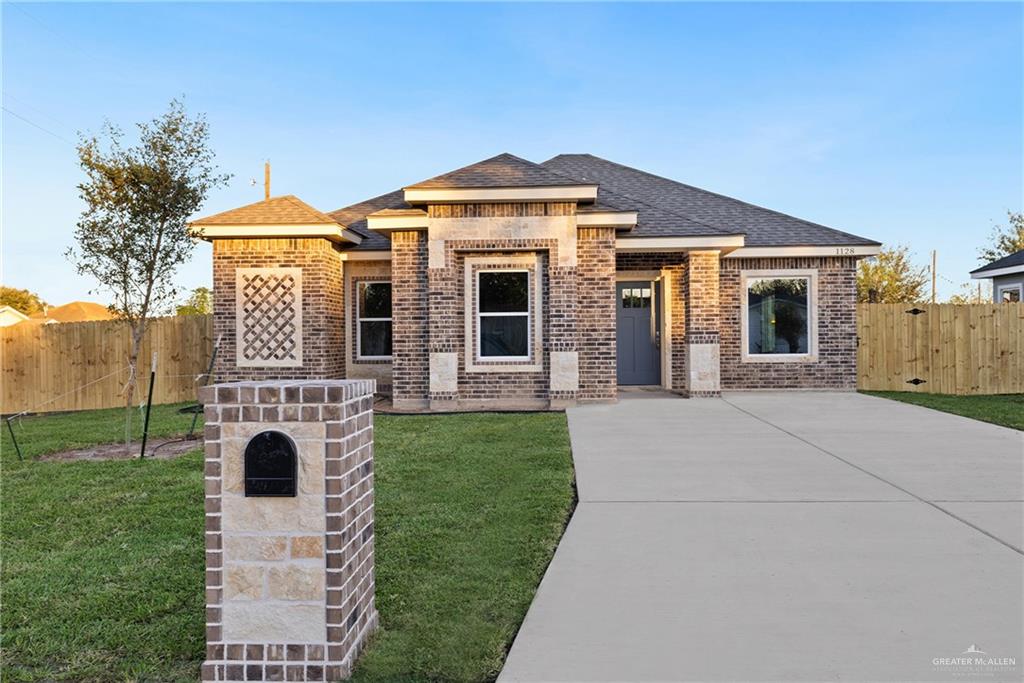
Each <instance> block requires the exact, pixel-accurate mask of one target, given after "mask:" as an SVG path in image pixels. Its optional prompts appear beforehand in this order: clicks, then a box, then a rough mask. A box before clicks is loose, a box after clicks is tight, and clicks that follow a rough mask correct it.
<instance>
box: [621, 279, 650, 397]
mask: <svg viewBox="0 0 1024 683" xmlns="http://www.w3.org/2000/svg"><path fill="white" fill-rule="evenodd" d="M655 286H656V283H653V282H620V283H618V286H617V287H616V294H617V296H616V297H615V299H616V304H615V307H616V315H615V317H616V330H617V335H616V340H617V344H618V380H619V384H661V354H660V353H659V352H658V345H657V323H658V315H657V310H656V309H657V297H655Z"/></svg>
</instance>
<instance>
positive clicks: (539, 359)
mask: <svg viewBox="0 0 1024 683" xmlns="http://www.w3.org/2000/svg"><path fill="white" fill-rule="evenodd" d="M574 210H575V206H574V205H572V204H543V203H540V204H502V205H473V204H469V205H456V206H451V205H439V206H431V207H429V212H428V213H429V215H430V216H431V217H433V218H435V219H443V220H447V221H449V223H447V224H446V226H447V228H446V229H448V230H449V232H448V233H445V234H443V238H438V237H437V236H434V237H431V235H430V234H428V231H427V230H406V231H398V232H394V233H392V234H391V243H392V249H391V256H392V258H391V261H390V263H388V262H386V261H380V262H352V263H345V264H344V268H345V271H344V272H345V276H344V279H343V278H342V263H341V261H340V258H339V256H338V253H337V250H336V248H335V247H334V246H333V245H332V244H331V243H330V242H328V241H326V240H323V239H234V240H227V239H220V240H215V241H214V282H215V292H214V306H215V316H214V317H215V332H216V334H217V335H218V336H221V337H222V342H221V347H220V351H219V354H218V363H217V368H216V372H217V375H216V376H217V378H218V379H223V380H237V379H282V378H295V379H302V378H320V377H343V376H347V377H352V378H359V377H365V378H372V379H376V380H377V381H378V382H380V383H381V384H382V385H383V387H382V388H384V389H385V391H386V390H387V389H388V386H387V385H389V384H390V385H391V388H392V394H393V398H394V401H395V406H396V407H397V408H401V409H408V410H425V409H435V410H444V409H467V408H470V409H471V408H488V407H492V406H493V407H511V408H515V407H519V408H543V407H561V406H562V405H568V404H571V403H573V402H576V401H580V402H590V401H611V400H615V397H616V393H617V387H616V367H615V358H616V350H615V338H616V333H615V315H616V314H615V310H616V302H615V281H616V277H617V276H620V277H622V278H626V277H630V275H629V272H631V271H632V272H637V273H644V274H645V276H646V274H648V273H651V274H656V275H655V276H654V279H657V280H659V282H660V286H659V290H658V291H659V293H660V296H661V299H662V301H661V316H662V318H661V319H662V329H661V342H662V346H661V349H662V351H661V353H662V367H663V385H664V386H665V387H666V388H668V389H670V390H672V391H675V392H677V393H680V394H683V395H691V396H714V395H717V394H718V391H719V389H795V388H835V389H852V388H853V387H854V386H855V383H856V329H855V320H854V315H855V311H854V301H855V272H856V259H855V258H853V257H827V258H824V257H822V258H818V257H815V258H786V259H765V258H757V259H737V258H729V257H725V258H722V257H720V255H719V254H718V253H717V252H714V251H706V252H691V253H689V254H687V253H682V252H676V253H620V254H616V253H615V231H614V230H613V229H612V228H575V226H574V225H573V230H572V231H571V232H572V235H571V237H570V236H569V235H568V233H567V232H566V229H565V225H568V224H567V223H565V220H564V219H566V218H568V219H572V216H573V213H574ZM517 219H522V220H521V221H517ZM452 221H469V223H467V224H466V225H465V226H463V224H462V223H461V222H457V223H453V222H452ZM503 221H504V222H503ZM530 221H533V222H532V223H530ZM520 223H522V224H526V225H527V227H526V228H520ZM531 226H532V227H531ZM545 226H550V227H545ZM474 231H476V232H474ZM488 231H491V233H493V234H491V233H488ZM473 234H481V235H483V237H482V238H479V239H477V238H473V239H470V238H469V237H470V235H473ZM523 257H528V258H532V259H534V260H533V262H532V263H533V265H527V266H524V267H525V268H526V269H527V270H529V271H530V272H531V283H533V282H534V280H533V278H532V274H533V273H535V272H536V273H537V274H538V276H539V277H538V280H537V281H536V285H535V286H536V287H538V288H539V289H540V291H541V293H542V296H541V302H540V310H539V312H538V313H537V317H536V321H535V322H536V326H537V327H539V330H540V338H539V343H538V344H536V345H535V348H534V352H535V354H536V357H535V358H531V359H529V360H528V361H523V362H521V363H520V362H519V361H513V362H507V361H506V362H502V363H491V362H488V361H486V359H478V358H475V351H474V346H473V345H474V340H475V337H476V329H475V324H476V323H475V319H476V317H475V314H473V313H472V311H474V310H475V301H474V300H473V295H474V294H473V292H474V289H473V287H472V286H471V287H470V289H469V290H467V285H466V283H467V273H468V274H469V277H470V278H471V279H470V282H472V281H473V280H472V273H474V272H475V271H476V270H478V269H479V268H480V267H487V268H494V267H499V268H500V267H504V266H501V265H500V263H501V262H502V260H508V261H509V262H510V263H512V262H516V261H515V260H516V259H522V258H523ZM481 260H482V262H483V264H484V265H483V266H481V265H475V264H477V262H478V261H481ZM516 263H520V265H521V262H516ZM495 264H499V265H495ZM513 265H514V266H515V263H513ZM254 267H299V268H301V269H302V275H303V303H302V312H303V337H302V341H303V365H302V366H301V367H268V368H261V367H257V368H240V367H237V366H236V365H235V278H234V272H235V269H236V268H254ZM467 267H468V269H467ZM510 267H511V266H510ZM515 267H519V266H515ZM768 269H784V270H793V269H798V270H808V269H810V270H813V271H815V272H816V273H817V308H816V310H817V318H816V321H815V322H816V330H817V333H818V334H817V338H818V354H817V356H816V357H815V358H813V359H808V360H792V361H785V362H779V361H777V360H776V361H762V360H756V359H744V358H743V357H742V353H741V343H742V342H741V339H740V336H741V330H740V320H741V309H740V299H741V293H740V272H741V271H742V270H768ZM367 279H371V280H372V279H390V280H391V282H392V316H393V360H392V361H387V360H378V361H360V360H359V359H358V358H357V354H356V349H355V338H356V335H355V331H354V327H355V320H356V318H355V305H356V304H355V301H356V289H355V288H356V286H357V285H358V283H359V282H360V281H363V280H367ZM531 286H534V285H533V284H531ZM467 354H473V355H472V356H468V355H467ZM492 366H498V367H492Z"/></svg>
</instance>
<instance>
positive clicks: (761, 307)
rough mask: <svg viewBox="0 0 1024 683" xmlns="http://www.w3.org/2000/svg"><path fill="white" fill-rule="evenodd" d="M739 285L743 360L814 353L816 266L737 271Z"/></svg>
mask: <svg viewBox="0 0 1024 683" xmlns="http://www.w3.org/2000/svg"><path fill="white" fill-rule="evenodd" d="M740 288H741V289H740V304H741V307H742V319H741V331H742V339H741V340H740V343H741V344H742V348H741V351H742V358H743V360H744V361H746V362H785V361H807V360H815V359H816V358H817V355H818V334H817V326H818V292H817V289H818V274H817V271H815V270H780V271H762V270H750V271H742V272H741V274H740Z"/></svg>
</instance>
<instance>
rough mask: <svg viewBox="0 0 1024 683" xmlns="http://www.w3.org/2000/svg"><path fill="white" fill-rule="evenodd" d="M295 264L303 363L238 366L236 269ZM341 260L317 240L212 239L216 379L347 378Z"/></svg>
mask: <svg viewBox="0 0 1024 683" xmlns="http://www.w3.org/2000/svg"><path fill="white" fill-rule="evenodd" d="M239 268H298V269H301V272H302V275H301V278H302V297H301V298H302V309H301V310H302V314H301V321H302V339H301V348H302V364H301V365H288V366H281V365H276V366H275V365H265V366H254V367H246V366H240V365H239V364H238V363H237V362H236V359H237V358H238V357H239V356H238V350H237V346H238V339H237V329H238V321H237V320H236V316H237V305H238V293H237V292H236V289H237V280H238V278H237V277H236V270H237V269H239ZM343 287H344V285H343V282H342V271H341V259H340V257H339V252H338V249H337V247H336V246H335V245H334V244H332V243H331V242H330V241H328V240H325V239H321V238H302V239H215V240H213V328H214V338H215V339H218V338H219V339H220V347H219V350H218V352H217V363H216V366H215V368H214V376H215V377H216V379H218V380H220V381H228V382H231V381H239V380H278V379H334V378H341V377H344V376H345V315H344V305H343V304H344V291H343Z"/></svg>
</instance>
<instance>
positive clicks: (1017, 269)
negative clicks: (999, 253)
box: [971, 263, 1024, 280]
mask: <svg viewBox="0 0 1024 683" xmlns="http://www.w3.org/2000/svg"><path fill="white" fill-rule="evenodd" d="M1017 273H1024V263H1022V264H1020V265H1019V266H1006V267H1005V268H990V269H988V270H985V269H982V268H979V269H977V270H972V271H971V279H972V280H987V279H989V278H993V277H1002V276H1003V275H1016V274H1017Z"/></svg>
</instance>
